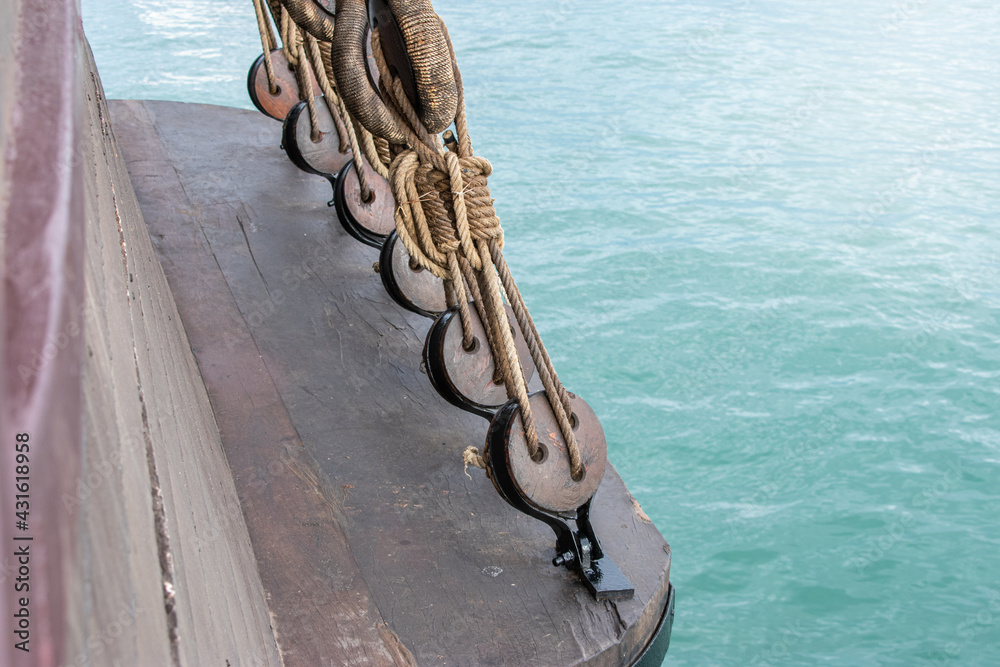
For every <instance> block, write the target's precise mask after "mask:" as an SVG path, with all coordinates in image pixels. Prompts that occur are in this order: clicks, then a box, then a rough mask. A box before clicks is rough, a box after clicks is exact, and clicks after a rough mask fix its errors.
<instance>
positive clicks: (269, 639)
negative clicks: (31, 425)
mask: <svg viewBox="0 0 1000 667" xmlns="http://www.w3.org/2000/svg"><path fill="white" fill-rule="evenodd" d="M81 56H82V57H81V58H79V59H78V63H79V66H80V73H79V76H80V82H81V87H82V91H81V94H82V96H83V100H82V101H83V104H82V109H83V123H82V126H83V141H82V153H81V155H80V160H79V161H78V165H77V167H78V168H79V169H81V170H82V174H83V180H84V186H85V192H86V196H85V198H84V200H85V213H86V225H85V239H84V244H83V247H84V248H85V258H84V259H85V261H84V277H85V283H86V293H85V309H84V326H83V342H84V352H83V387H84V392H83V395H84V402H83V408H84V409H83V430H84V432H83V445H84V461H83V468H82V470H81V474H80V479H81V483H80V485H79V487H78V488H77V489H76V491H75V493H73V494H71V495H70V496H68V497H64V498H63V504H64V505H66V507H67V508H73V509H75V511H76V513H77V529H78V536H79V539H78V545H77V554H76V558H75V559H74V563H75V565H76V567H77V572H76V575H75V576H74V584H75V587H76V588H79V590H80V592H81V593H82V596H81V599H80V601H79V602H80V606H79V608H78V609H77V610H76V612H75V613H74V614H73V615H72V619H73V621H74V623H75V624H76V626H77V627H76V632H75V633H74V635H73V636H72V639H71V641H70V643H69V646H68V649H69V650H68V651H67V655H66V662H67V663H69V664H116V662H115V661H116V660H120V661H121V664H134V665H169V664H180V665H192V666H195V665H204V664H213V665H225V664H226V662H227V661H228V662H229V663H231V664H233V665H243V664H246V665H260V666H263V665H280V664H281V661H280V658H279V654H278V647H277V643H276V641H275V638H274V635H273V633H272V631H271V627H270V619H269V617H268V613H267V603H266V601H265V598H264V592H263V588H262V586H261V582H260V578H259V576H258V574H257V567H256V560H255V558H254V554H253V551H252V549H251V546H250V540H249V536H248V534H247V531H246V526H245V524H244V523H243V516H242V513H241V511H240V505H239V500H238V498H237V495H236V489H235V487H234V485H233V481H232V477H231V474H230V472H229V466H228V463H227V461H226V458H225V454H224V452H223V450H222V443H221V440H220V437H219V432H218V427H217V426H216V424H215V419H214V417H213V414H212V409H211V405H210V404H209V401H208V396H207V394H206V391H205V386H204V384H203V383H202V381H201V377H200V375H199V373H198V368H197V365H196V363H195V360H194V357H193V356H192V354H191V349H190V344H189V343H188V340H187V336H186V334H185V332H184V329H183V326H182V324H181V320H180V317H179V316H178V314H177V309H176V306H175V304H174V302H173V298H172V295H171V293H170V289H169V287H168V286H167V282H166V278H165V277H164V274H163V270H162V268H161V267H160V264H159V262H158V260H157V258H156V256H155V254H154V252H153V247H152V244H151V242H150V238H149V233H148V232H147V230H146V226H145V223H144V221H143V219H142V215H141V213H140V211H139V205H138V203H137V201H136V198H135V193H134V191H133V190H132V187H131V183H130V181H129V177H128V173H127V171H126V170H125V164H124V162H123V160H122V158H121V156H120V153H119V150H118V146H117V144H116V142H115V139H114V134H113V132H112V129H111V126H110V119H109V117H108V109H107V105H106V101H105V100H104V97H103V91H102V89H101V86H100V80H99V78H98V77H97V75H96V67H95V66H94V62H93V56H92V54H91V53H90V49H89V48H87V46H86V44H84V45H83V47H82V54H81ZM165 591H166V593H165ZM119 627H120V628H121V630H120V635H119ZM95 640H96V641H95Z"/></svg>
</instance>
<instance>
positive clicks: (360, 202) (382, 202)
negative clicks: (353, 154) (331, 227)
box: [333, 158, 396, 248]
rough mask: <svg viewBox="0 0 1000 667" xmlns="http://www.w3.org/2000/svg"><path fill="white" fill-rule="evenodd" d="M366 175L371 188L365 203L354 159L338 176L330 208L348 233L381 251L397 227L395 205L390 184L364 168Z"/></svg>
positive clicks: (372, 171)
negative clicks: (332, 208) (333, 209)
mask: <svg viewBox="0 0 1000 667" xmlns="http://www.w3.org/2000/svg"><path fill="white" fill-rule="evenodd" d="M361 159H362V160H364V158H361ZM365 175H366V176H367V178H368V183H369V185H370V186H371V189H372V192H371V197H370V199H369V201H364V199H363V198H362V196H361V182H360V181H359V180H358V172H357V168H356V166H355V160H354V159H352V160H349V161H348V162H347V164H345V165H344V166H343V168H341V170H340V173H338V174H337V181H336V183H335V184H334V187H333V205H334V207H335V208H336V210H337V218H339V219H340V224H341V225H343V226H344V229H346V230H347V233H348V234H350V235H351V236H353V237H354V238H356V239H357V240H359V241H361V242H362V243H365V244H367V245H370V246H372V247H373V248H381V247H382V243H383V242H384V241H385V239H386V237H387V236H388V235H389V234H390V233H391V232H392V231H393V230H394V229H395V228H396V219H395V215H394V214H395V208H396V202H395V200H394V199H393V196H392V188H391V187H390V185H389V181H387V180H385V179H384V178H382V177H381V176H379V175H378V174H377V173H376V172H375V171H374V170H373V169H371V168H368V167H367V166H366V171H365Z"/></svg>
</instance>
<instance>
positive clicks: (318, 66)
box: [305, 33, 350, 153]
mask: <svg viewBox="0 0 1000 667" xmlns="http://www.w3.org/2000/svg"><path fill="white" fill-rule="evenodd" d="M305 36H306V47H307V49H306V54H307V55H308V56H309V66H310V67H311V68H312V70H313V74H314V76H315V77H316V83H318V84H319V89H320V91H321V92H322V93H323V102H325V103H326V108H327V109H328V110H329V111H330V117H331V118H333V124H334V126H335V127H336V128H337V138H338V139H339V141H340V145H339V146H338V149H339V150H340V152H341V153H345V152H347V150H348V149H349V148H350V139H349V137H348V136H347V124H346V123H345V121H344V118H343V117H342V116H341V115H340V108H339V106H338V105H337V100H338V98H339V97H340V96H339V95H338V94H337V91H336V90H335V89H334V87H333V84H332V83H330V79H328V78H327V76H326V67H324V66H323V50H324V47H325V50H326V51H329V50H330V43H329V42H320V41H318V40H317V39H316V38H315V37H313V36H312V35H310V34H309V33H306V35H305Z"/></svg>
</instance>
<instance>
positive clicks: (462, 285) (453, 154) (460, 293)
mask: <svg viewBox="0 0 1000 667" xmlns="http://www.w3.org/2000/svg"><path fill="white" fill-rule="evenodd" d="M438 20H439V19H438ZM441 28H442V31H443V33H444V36H445V40H446V42H447V44H448V50H449V55H450V57H451V60H452V63H451V64H452V67H453V70H454V76H455V82H456V88H457V93H458V105H457V111H456V115H455V119H454V122H455V130H456V132H455V134H456V135H457V141H456V142H454V143H449V145H448V147H447V148H445V146H443V145H442V144H441V139H440V137H439V136H438V135H437V134H431V133H430V132H428V131H427V129H426V127H425V126H424V125H423V123H421V122H420V119H419V118H418V116H417V114H416V111H415V110H414V108H413V106H412V104H411V102H410V101H409V99H408V97H407V95H406V94H405V91H404V90H403V87H402V83H401V82H400V81H399V79H398V78H397V77H394V76H392V74H391V72H390V70H389V68H388V66H387V63H386V61H385V58H384V55H383V53H382V50H381V45H380V43H379V36H378V31H375V32H373V33H372V51H373V54H374V56H375V60H376V63H377V65H378V68H379V73H380V88H381V89H382V97H383V99H384V100H385V101H386V102H387V104H386V108H387V110H388V112H389V115H390V117H391V122H392V124H393V125H394V126H395V127H394V128H393V130H394V131H395V132H396V133H397V136H398V133H401V134H402V135H403V136H405V138H406V145H405V146H400V145H396V146H394V147H392V148H391V149H390V152H391V153H393V154H394V158H393V159H392V162H391V163H390V166H389V175H390V178H389V181H390V184H391V186H392V190H393V195H394V197H395V199H396V202H397V210H396V228H397V233H398V235H399V237H400V240H401V241H402V242H403V244H404V246H405V247H406V249H407V251H408V252H409V253H410V256H411V258H412V261H413V262H414V263H415V264H417V265H419V266H421V267H423V268H424V269H427V270H429V271H431V272H432V273H433V274H434V275H436V276H438V277H439V278H442V279H443V280H445V281H446V282H445V285H446V294H447V295H448V301H449V303H452V302H453V301H454V302H455V303H456V304H458V306H459V308H458V309H459V315H460V319H461V320H462V326H463V344H465V345H467V346H468V344H469V343H470V342H471V340H470V339H471V334H470V329H471V322H470V316H469V313H468V299H467V296H466V285H468V287H469V290H471V292H472V297H473V299H472V301H473V305H474V306H475V307H476V309H477V311H478V314H479V316H480V319H481V321H482V322H483V327H484V330H485V331H486V336H487V341H488V344H489V346H490V351H491V353H492V355H493V358H494V360H495V362H496V364H495V365H496V367H497V374H498V375H499V376H501V377H502V380H503V382H504V384H505V386H506V389H507V395H508V396H509V397H511V398H515V399H516V400H517V401H518V404H519V406H520V408H521V416H522V423H523V425H524V429H525V434H526V436H527V437H526V439H527V445H528V451H529V454H530V455H531V456H532V457H534V456H536V455H537V453H538V451H539V447H538V434H537V431H536V428H535V425H534V419H533V417H532V414H531V408H530V404H529V400H528V395H527V384H526V382H525V378H524V374H523V370H522V368H521V364H520V360H519V358H518V355H517V350H516V347H515V345H514V339H513V334H512V330H511V327H510V324H509V322H508V321H507V316H506V310H505V308H504V305H503V294H506V295H507V298H508V300H509V301H510V303H511V308H512V309H513V312H514V315H515V319H516V320H517V321H518V325H519V327H520V329H521V332H522V334H523V335H524V337H525V340H526V342H527V344H528V349H529V351H530V353H531V356H532V360H533V361H534V362H535V366H536V367H537V368H538V371H539V378H540V379H541V381H542V384H543V386H544V387H545V389H546V394H547V396H548V400H549V402H550V404H551V406H552V409H553V413H554V415H555V417H556V420H557V422H558V423H559V427H560V431H561V432H562V435H563V438H564V440H565V441H566V443H567V450H568V456H569V462H570V470H571V474H572V476H573V478H574V479H579V476H580V475H581V474H582V472H583V466H582V461H581V457H580V451H579V445H578V443H577V442H576V438H575V436H574V434H573V428H572V419H573V416H572V408H571V403H570V396H569V394H568V392H567V391H566V390H565V388H564V387H563V386H562V383H561V382H560V381H559V379H558V376H557V375H556V373H555V369H554V367H553V365H552V362H551V359H550V358H549V355H548V353H547V351H546V350H545V347H544V345H543V344H542V342H541V337H540V336H539V334H538V330H537V328H536V327H535V325H534V322H533V321H532V320H531V317H530V314H528V311H527V308H526V307H525V305H524V301H523V299H522V297H521V294H520V291H519V290H518V289H517V285H516V284H515V283H514V280H513V278H512V277H511V275H510V270H509V268H508V267H507V264H506V261H505V260H504V258H503V254H502V252H501V250H502V247H503V231H502V228H501V227H500V223H499V219H498V217H497V215H496V211H495V210H494V208H493V200H492V198H491V196H490V191H489V186H488V184H487V178H488V177H489V176H490V175H491V173H492V166H491V165H490V163H489V161H488V160H485V159H484V158H481V157H478V156H475V155H473V152H472V143H471V139H470V136H469V132H468V126H467V118H466V113H465V100H464V90H463V87H462V82H461V74H460V72H459V70H458V65H457V62H455V55H454V47H453V46H452V43H451V39H450V36H449V35H448V32H447V28H446V27H445V26H444V24H443V22H441ZM377 139H378V138H376V140H377ZM495 379H496V378H495ZM462 458H463V461H464V462H465V465H466V467H468V466H469V465H473V466H476V467H484V461H483V458H482V455H481V453H480V452H479V451H478V450H477V449H476V448H475V447H468V448H466V450H465V451H464V452H463V456H462Z"/></svg>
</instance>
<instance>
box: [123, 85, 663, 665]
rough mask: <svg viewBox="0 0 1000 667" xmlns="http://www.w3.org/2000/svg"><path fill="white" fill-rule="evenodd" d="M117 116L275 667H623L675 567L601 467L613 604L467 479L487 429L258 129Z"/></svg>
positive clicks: (202, 112)
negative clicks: (236, 514)
mask: <svg viewBox="0 0 1000 667" xmlns="http://www.w3.org/2000/svg"><path fill="white" fill-rule="evenodd" d="M111 113H112V116H113V119H114V126H115V128H116V130H115V131H116V134H117V135H118V137H119V139H120V141H121V146H122V151H123V154H124V156H125V159H126V162H127V163H128V167H129V170H130V172H131V174H132V180H133V183H134V184H135V187H136V191H137V194H138V198H139V203H140V205H141V206H142V209H143V214H144V216H145V218H146V221H147V223H148V225H149V228H150V231H151V234H152V238H153V243H154V246H155V248H156V251H157V254H158V256H159V257H160V260H161V262H162V265H163V267H164V271H165V273H166V275H167V278H168V281H169V282H170V286H171V288H172V290H173V292H174V294H175V297H176V299H177V305H178V310H179V311H180V315H181V317H182V319H183V321H184V324H185V328H186V330H187V333H188V336H189V338H190V341H191V345H192V348H193V350H194V353H195V357H196V358H197V361H198V365H199V367H200V370H201V373H202V375H203V377H204V378H205V382H206V386H207V387H208V392H209V396H210V398H211V401H212V406H213V408H214V411H215V416H216V419H217V420H218V423H219V427H220V430H221V433H222V439H223V446H224V448H225V451H226V455H227V456H228V459H229V464H230V467H231V469H232V471H233V475H234V478H235V481H236V487H237V491H238V493H239V495H240V499H241V501H242V503H243V509H244V515H245V517H246V520H247V526H248V528H249V531H250V537H251V541H252V543H253V548H254V552H255V554H256V557H257V560H258V563H259V567H260V572H261V579H262V581H263V583H264V587H265V589H266V590H267V593H268V596H269V603H270V609H271V612H272V614H273V617H274V623H275V629H276V631H277V635H278V640H279V643H280V644H281V649H282V655H283V657H284V659H285V662H286V664H328V663H327V662H321V660H327V661H328V662H329V661H331V660H346V657H345V656H358V655H360V656H361V657H360V658H357V657H356V658H354V659H353V660H348V661H342V662H335V663H334V664H393V663H396V664H407V663H409V662H411V661H415V662H416V663H417V664H421V665H574V664H593V665H619V664H628V663H629V662H630V661H631V659H632V657H634V656H635V655H636V654H637V653H638V652H639V651H640V650H641V648H642V646H643V645H644V643H645V640H646V639H647V638H648V635H649V633H650V632H651V631H652V630H653V629H654V628H655V626H656V624H657V622H658V620H659V618H660V615H661V613H662V610H663V605H664V603H665V602H666V593H667V580H668V576H669V565H670V553H669V547H668V546H667V545H666V543H665V542H664V541H663V538H662V537H661V536H660V534H659V533H658V532H657V530H656V529H655V527H654V526H652V524H650V523H649V522H648V521H646V520H644V519H643V518H640V516H639V515H638V514H637V511H636V507H637V506H636V505H634V503H633V500H632V498H631V496H630V495H629V494H628V492H627V490H626V489H625V487H624V485H623V484H622V482H621V479H620V478H619V477H618V475H617V474H616V473H615V472H614V470H613V469H612V468H611V467H610V466H608V468H607V473H606V475H605V479H604V482H603V484H602V486H601V488H600V490H599V491H598V493H597V497H596V499H595V503H594V511H593V516H592V519H593V522H594V525H595V528H596V530H597V532H598V535H600V537H601V539H602V542H603V544H604V547H605V550H606V552H607V553H608V554H609V555H611V557H612V558H613V559H614V560H615V562H616V563H617V564H618V565H619V566H620V567H621V569H622V571H623V572H625V574H626V575H627V576H628V577H629V578H630V579H631V580H632V582H633V583H634V584H635V586H636V597H635V598H634V599H633V600H630V601H627V602H619V603H617V604H616V603H612V602H601V603H598V602H595V601H594V600H593V599H592V598H591V597H590V595H589V593H588V592H587V591H586V590H585V588H584V587H583V586H582V585H581V584H580V583H579V582H578V581H576V575H575V574H573V573H570V572H569V571H567V570H565V569H557V568H554V567H552V566H551V564H550V563H549V561H550V559H551V558H552V556H553V546H554V544H555V538H554V536H553V534H552V532H551V530H550V529H549V528H548V527H546V526H545V525H543V524H541V523H539V522H537V521H534V520H532V519H530V518H528V517H526V516H523V515H521V514H519V513H518V512H516V511H514V510H513V509H511V508H510V507H509V506H507V505H506V504H505V503H503V501H502V500H501V499H500V497H499V496H498V495H497V494H496V492H495V491H494V489H493V487H492V484H491V483H490V481H489V480H488V479H486V478H485V476H484V475H482V473H480V472H478V471H475V473H476V474H473V475H472V476H471V477H467V476H466V475H465V474H464V472H463V467H462V463H461V456H460V453H461V451H462V449H464V447H465V446H467V445H469V444H481V443H482V441H483V439H484V437H485V434H486V428H487V423H486V421H484V420H482V419H480V418H478V417H475V416H473V415H471V414H467V413H463V412H462V411H460V410H458V409H456V408H454V407H453V406H451V405H449V404H448V403H446V402H445V401H444V400H443V399H441V398H440V397H439V396H438V395H437V394H436V393H435V392H434V391H433V389H432V388H431V386H430V382H429V381H428V379H427V377H426V376H425V375H423V374H422V373H421V372H420V370H419V365H420V357H421V349H422V346H423V342H424V336H425V335H426V332H427V330H428V328H429V327H430V324H431V322H430V320H428V319H426V318H423V317H421V316H419V315H417V314H414V313H410V312H407V311H404V310H403V309H401V308H399V307H398V306H396V305H394V304H393V303H392V302H391V300H390V299H389V297H388V296H387V295H386V294H385V292H384V291H383V289H382V286H381V283H380V281H379V280H378V277H377V276H376V275H374V274H373V272H372V264H373V262H374V261H375V260H376V259H377V251H376V250H375V249H373V248H370V247H367V246H364V245H362V244H360V243H358V242H356V241H354V240H353V239H352V238H351V237H350V236H348V235H347V233H346V232H345V231H344V230H343V229H342V228H341V227H340V225H339V224H338V223H337V221H336V220H335V219H334V217H333V211H332V210H330V209H329V208H328V207H327V206H326V204H325V202H326V200H327V198H328V194H327V193H328V190H327V187H328V186H327V185H326V182H325V181H324V180H323V179H320V178H317V177H310V176H308V175H305V174H303V173H301V172H299V171H298V170H296V169H295V168H294V167H293V166H292V165H291V164H290V163H289V162H288V161H287V160H286V159H285V157H284V154H283V153H282V152H281V151H280V150H279V149H278V146H277V138H278V136H277V128H274V126H273V123H272V122H271V121H269V120H268V119H267V118H265V117H263V116H261V115H259V114H256V113H253V112H245V111H240V110H235V109H225V108H220V107H211V106H206V105H189V104H178V103H167V102H134V101H128V102H113V103H112V105H111ZM303 598H304V599H305V601H306V604H303ZM304 626H305V628H306V629H303V627H304ZM338 651H340V652H338Z"/></svg>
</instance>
